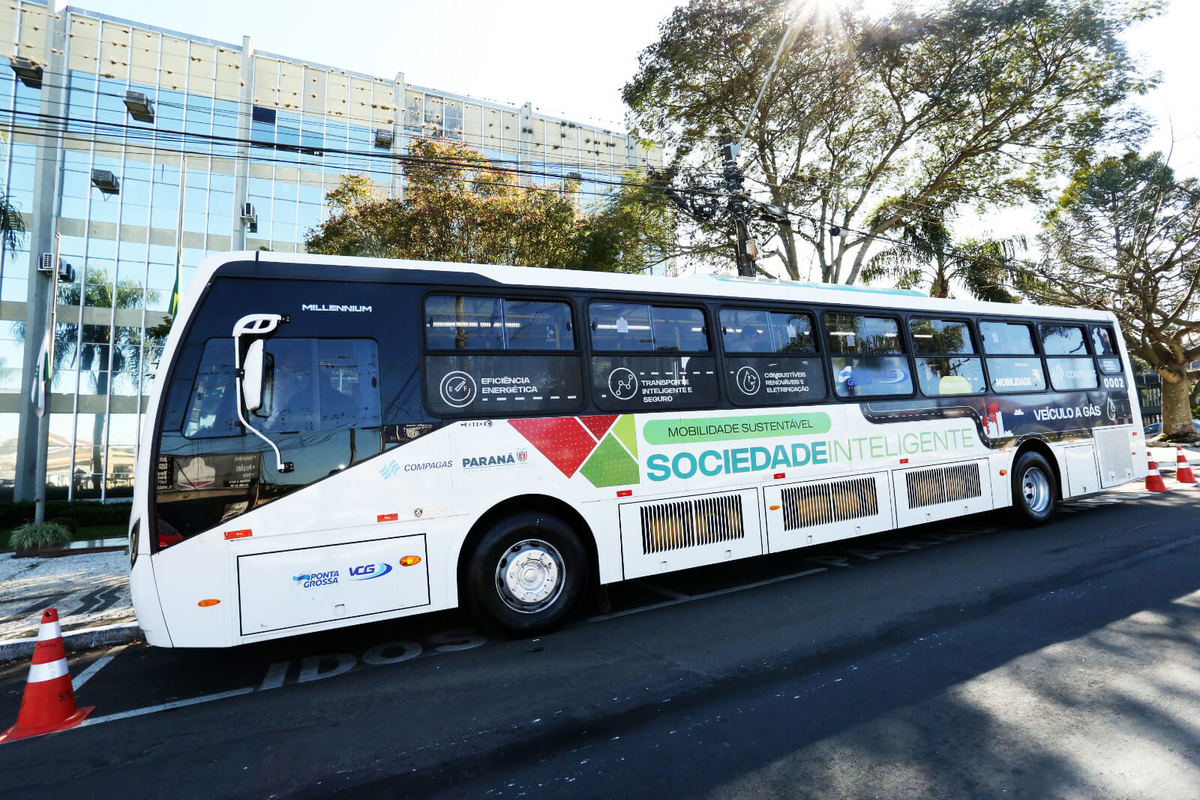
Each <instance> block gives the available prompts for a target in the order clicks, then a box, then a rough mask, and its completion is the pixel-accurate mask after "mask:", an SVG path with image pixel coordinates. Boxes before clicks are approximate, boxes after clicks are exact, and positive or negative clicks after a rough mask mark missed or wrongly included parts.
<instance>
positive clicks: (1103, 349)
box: [1092, 328, 1117, 356]
mask: <svg viewBox="0 0 1200 800" xmlns="http://www.w3.org/2000/svg"><path fill="white" fill-rule="evenodd" d="M1092 349H1093V350H1095V351H1096V355H1098V356H1115V355H1116V354H1117V346H1116V345H1115V344H1114V343H1113V338H1112V332H1111V331H1109V329H1108V328H1092Z"/></svg>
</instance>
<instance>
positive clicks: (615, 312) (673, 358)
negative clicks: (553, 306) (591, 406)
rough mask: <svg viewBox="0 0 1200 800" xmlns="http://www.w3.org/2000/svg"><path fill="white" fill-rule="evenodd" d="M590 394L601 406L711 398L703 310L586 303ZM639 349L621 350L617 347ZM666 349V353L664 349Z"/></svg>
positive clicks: (686, 404) (656, 405) (712, 378)
mask: <svg viewBox="0 0 1200 800" xmlns="http://www.w3.org/2000/svg"><path fill="white" fill-rule="evenodd" d="M588 318H589V323H588V327H589V328H590V329H591V336H592V349H593V350H594V351H596V355H595V356H593V358H592V395H593V397H594V398H595V401H596V404H597V405H599V406H600V407H601V408H603V409H606V410H612V411H617V410H638V409H654V410H659V411H663V410H669V409H676V408H704V407H707V406H712V405H715V404H716V403H717V400H718V393H717V377H716V359H714V358H713V357H712V356H711V355H709V354H708V350H709V346H708V331H707V326H706V325H705V321H704V312H703V311H701V310H700V309H697V308H676V307H671V306H651V305H647V304H641V303H592V304H591V305H590V306H589V307H588ZM630 352H632V353H638V352H641V353H645V355H622V354H623V353H630ZM668 354H669V355H668Z"/></svg>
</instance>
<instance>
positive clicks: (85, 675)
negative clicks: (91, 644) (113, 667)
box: [71, 644, 129, 692]
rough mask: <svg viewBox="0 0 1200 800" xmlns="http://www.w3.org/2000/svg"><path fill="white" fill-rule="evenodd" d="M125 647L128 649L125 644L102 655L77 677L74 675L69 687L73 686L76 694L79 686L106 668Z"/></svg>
mask: <svg viewBox="0 0 1200 800" xmlns="http://www.w3.org/2000/svg"><path fill="white" fill-rule="evenodd" d="M126 647H129V645H127V644H123V645H120V646H119V647H115V648H113V649H112V650H110V651H109V652H108V653H107V654H106V655H102V656H100V657H99V658H97V659H96V660H95V661H93V662H92V663H91V664H90V665H89V666H88V668H87V669H85V670H84V671H83V672H81V673H79V674H78V675H76V676H75V677H74V678H72V679H71V686H73V687H74V688H75V691H77V692H78V691H79V687H80V686H83V685H84V684H85V683H87V682H88V681H90V680H91V679H92V678H93V677H94V676H95V675H96V673H97V672H99V671H100V670H102V669H104V668H105V667H106V666H108V662H110V661H112V660H113V659H114V658H116V657H117V656H118V655H119V654H120V652H121V651H122V650H124V649H125V648H126Z"/></svg>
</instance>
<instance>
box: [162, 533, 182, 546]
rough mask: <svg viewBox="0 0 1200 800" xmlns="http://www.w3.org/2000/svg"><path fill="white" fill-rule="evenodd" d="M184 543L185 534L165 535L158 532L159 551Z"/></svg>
mask: <svg viewBox="0 0 1200 800" xmlns="http://www.w3.org/2000/svg"><path fill="white" fill-rule="evenodd" d="M182 541H183V534H180V533H165V532H163V531H159V532H158V549H159V550H163V549H165V548H168V547H170V546H171V545H173V544H179V543H180V542H182Z"/></svg>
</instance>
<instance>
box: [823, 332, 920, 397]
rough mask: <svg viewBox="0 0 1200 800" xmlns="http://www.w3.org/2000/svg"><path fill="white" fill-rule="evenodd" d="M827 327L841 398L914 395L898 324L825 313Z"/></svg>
mask: <svg viewBox="0 0 1200 800" xmlns="http://www.w3.org/2000/svg"><path fill="white" fill-rule="evenodd" d="M825 325H826V328H827V331H828V334H829V351H830V353H831V358H830V360H831V362H832V365H833V377H834V389H835V391H836V392H837V394H838V396H839V397H875V396H880V395H892V394H911V393H912V390H913V381H912V376H911V375H909V372H908V359H906V358H905V357H904V356H903V355H902V354H903V352H904V345H903V342H902V341H901V340H900V323H899V322H897V321H896V320H894V319H889V318H886V317H868V316H864V315H861V314H826V315H825ZM893 354H894V355H893Z"/></svg>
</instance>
